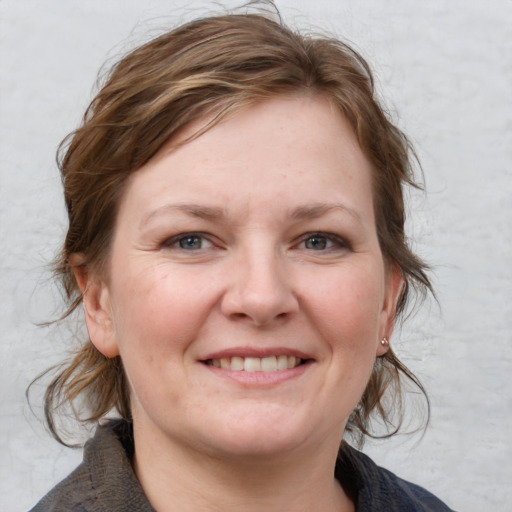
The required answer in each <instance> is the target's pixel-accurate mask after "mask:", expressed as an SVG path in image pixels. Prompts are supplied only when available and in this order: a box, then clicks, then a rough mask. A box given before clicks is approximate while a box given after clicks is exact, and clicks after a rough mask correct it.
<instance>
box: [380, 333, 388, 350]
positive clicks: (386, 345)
mask: <svg viewBox="0 0 512 512" xmlns="http://www.w3.org/2000/svg"><path fill="white" fill-rule="evenodd" d="M380 344H381V345H382V346H383V347H386V348H387V347H389V340H388V339H387V338H386V337H385V336H384V338H382V339H381V340H380Z"/></svg>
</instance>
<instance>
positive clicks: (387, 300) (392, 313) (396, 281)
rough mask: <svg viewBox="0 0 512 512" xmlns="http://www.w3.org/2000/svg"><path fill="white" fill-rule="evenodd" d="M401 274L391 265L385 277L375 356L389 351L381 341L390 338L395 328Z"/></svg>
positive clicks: (400, 289)
mask: <svg viewBox="0 0 512 512" xmlns="http://www.w3.org/2000/svg"><path fill="white" fill-rule="evenodd" d="M403 282H404V281H403V278H402V272H401V271H400V269H399V268H398V267H397V266H396V265H393V266H392V267H390V269H389V270H388V272H387V275H386V289H385V296H384V302H383V305H382V311H381V322H380V332H379V339H378V345H377V356H383V355H384V354H385V353H386V352H387V351H388V349H389V344H385V345H383V344H382V343H381V340H382V339H384V338H387V339H388V340H389V339H390V338H391V335H392V334H393V329H394V328H395V320H396V306H397V303H398V299H399V298H400V293H401V291H402V286H403Z"/></svg>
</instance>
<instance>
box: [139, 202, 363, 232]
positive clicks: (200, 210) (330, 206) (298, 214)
mask: <svg viewBox="0 0 512 512" xmlns="http://www.w3.org/2000/svg"><path fill="white" fill-rule="evenodd" d="M335 210H341V211H342V212H345V213H348V214H349V215H350V216H351V217H353V218H354V219H355V220H357V221H358V222H360V223H362V218H361V216H360V215H359V213H358V212H357V211H356V210H354V209H353V208H350V207H349V206H347V205H345V204H343V203H313V204H309V205H304V206H299V207H297V208H294V209H293V210H291V213H290V217H291V218H292V219H294V220H310V219H318V218H319V217H322V216H323V215H326V214H328V213H330V212H332V211H335ZM172 212H180V213H184V214H186V215H188V216H190V217H195V218H199V219H206V220H218V219H220V218H222V217H225V216H226V215H225V212H224V209H223V208H219V207H216V206H206V205H200V204H188V203H178V204H166V205H163V206H161V207H159V208H156V209H155V210H153V211H151V212H149V213H148V214H147V215H146V216H145V217H144V218H143V219H142V220H141V222H140V224H139V228H142V227H144V226H145V225H146V224H148V222H150V220H151V219H153V218H154V217H158V216H160V215H165V214H167V213H172Z"/></svg>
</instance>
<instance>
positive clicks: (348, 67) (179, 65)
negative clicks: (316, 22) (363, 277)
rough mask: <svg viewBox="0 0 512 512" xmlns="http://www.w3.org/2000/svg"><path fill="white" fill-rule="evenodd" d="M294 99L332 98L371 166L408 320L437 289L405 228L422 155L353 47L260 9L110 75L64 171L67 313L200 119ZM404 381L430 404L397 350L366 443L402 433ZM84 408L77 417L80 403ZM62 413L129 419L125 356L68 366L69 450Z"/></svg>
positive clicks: (62, 386)
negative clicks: (162, 161)
mask: <svg viewBox="0 0 512 512" xmlns="http://www.w3.org/2000/svg"><path fill="white" fill-rule="evenodd" d="M267 4H268V3H266V4H265V5H267ZM270 5H273V4H270ZM297 93H307V94H313V95H315V94H317V95H321V96H323V97H326V98H328V99H329V100H330V101H331V102H332V104H333V105H335V106H336V107H337V108H338V109H339V111H340V112H341V113H342V114H343V115H344V116H345V118H346V119H347V120H348V122H349V123H350V125H351V127H352V129H353V130H354V133H355V134H356V136H357V138H358V141H359V144H360V147H361V149H362V151H363V152H364V154H365V155H366V157H367V158H368V160H369V161H370V162H371V164H372V168H373V177H372V179H373V200H374V207H375V215H376V226H377V233H378V239H379V243H380V247H381V250H382V253H383V256H384V259H385V262H386V264H387V265H389V266H394V267H397V268H399V269H400V272H401V274H402V277H403V281H404V286H403V287H402V290H401V294H400V296H399V300H398V304H397V310H396V315H397V317H398V316H400V315H402V314H403V313H404V311H405V309H406V306H407V302H408V300H409V299H410V296H411V292H414V293H416V294H419V295H426V293H427V292H428V291H432V286H431V283H430V281H429V278H428V276H427V273H426V270H427V267H426V265H425V264H424V263H423V262H422V261H421V259H419V258H418V257H417V256H416V255H415V254H414V253H413V252H412V251H411V249H410V248H409V246H408V244H407V240H406V235H405V231H404V223H405V208H404V197H403V192H404V188H405V187H406V186H412V187H416V188H419V187H418V185H417V184H416V183H415V181H414V178H413V166H412V162H414V161H415V155H414V151H413V148H412V147H411V144H410V143H409V141H408V139H407V137H406V136H405V135H404V134H403V133H402V132H401V131H400V130H399V129H398V128H397V127H396V126H395V125H394V124H393V123H392V122H391V120H390V118H389V116H388V115H387V113H386V111H385V109H384V108H383V107H382V106H381V105H380V104H379V101H378V99H377V97H376V93H375V87H374V79H373V77H372V73H371V71H370V68H369V66H368V64H367V63H366V61H365V60H364V59H363V58H362V57H361V56H360V55H359V54H358V53H357V52H356V51H355V50H354V49H353V48H351V47H350V46H348V45H347V44H345V43H343V42H341V41H339V40H337V39H335V38H331V37H326V36H319V35H311V34H305V33H300V32H298V31H295V30H292V29H290V28H288V27H287V26H286V25H285V24H284V23H283V21H282V20H281V18H280V16H279V13H278V12H277V10H275V12H268V11H267V10H264V9H261V10H259V11H258V12H247V13H244V14H237V13H235V14H222V15H218V16H212V17H205V18H202V19H197V20H195V21H192V22H189V23H187V24H184V25H182V26H179V27H177V28H176V29H174V30H171V31H168V32H166V33H164V34H162V35H160V36H159V37H157V38H155V39H153V40H151V41H149V42H147V43H146V44H144V45H142V46H140V47H138V48H136V49H135V50H133V51H131V52H130V53H129V54H127V55H126V56H125V57H124V58H122V59H121V60H120V61H119V62H118V63H117V64H115V65H114V66H113V67H112V69H111V71H110V73H109V74H108V75H107V76H106V79H105V80H104V84H103V86H102V87H101V89H100V90H99V92H98V94H97V95H96V97H95V98H94V99H93V100H92V102H91V104H90V106H89V107H88V109H87V111H86V113H85V115H84V117H83V121H82V124H81V126H80V127H79V128H78V129H77V130H75V131H74V132H73V133H71V134H70V135H69V136H68V137H67V138H66V139H65V140H64V141H63V142H62V143H61V146H60V147H59V152H58V164H59V168H60V171H61V173H62V182H63V186H64V195H65V201H66V207H67V211H68V215H69V229H68V231H67V235H66V238H65V241H64V245H63V249H62V251H61V253H60V255H59V256H58V258H57V260H56V264H55V271H56V276H57V277H58V279H60V282H61V283H62V286H63V289H64V291H65V295H66V297H67V300H68V303H67V311H66V313H65V314H64V315H63V316H64V317H65V316H67V315H69V314H71V313H72V312H73V311H74V310H75V309H76V308H77V307H78V306H79V305H80V304H81V302H82V295H81V292H80V290H79V288H78V286H77V282H76V280H75V276H74V270H76V269H74V268H73V266H72V264H71V261H72V260H70V258H71V257H72V255H74V254H77V253H79V254H81V255H83V257H84V261H83V262H81V265H84V266H86V267H88V268H92V269H94V271H96V272H102V271H103V270H104V268H105V262H106V261H107V260H108V258H109V250H110V243H111V240H112V238H113V237H112V234H113V230H114V226H115V220H116V215H117V211H118V207H119V203H120V199H121V198H122V196H123V193H124V190H125V187H126V183H127V179H128V177H129V176H130V174H131V173H133V172H137V169H139V168H140V167H141V166H143V165H144V164H145V163H147V162H148V160H149V159H150V158H151V157H153V156H154V155H155V154H156V153H157V152H158V150H159V149H160V148H161V147H162V146H163V145H164V144H165V143H166V142H167V141H168V140H169V139H171V138H172V137H173V136H174V135H175V134H177V132H179V131H180V130H181V129H182V128H183V127H184V126H186V125H188V124H189V123H191V122H192V121H194V120H197V119H200V118H210V119H211V121H210V122H209V124H208V125H207V126H206V127H205V128H204V129H203V130H202V132H204V131H205V130H207V129H209V128H210V127H211V126H213V125H215V124H216V123H218V122H219V121H220V120H221V119H223V118H224V117H225V116H226V115H228V114H231V113H233V112H236V111H238V110H240V109H243V108H245V107H247V106H249V105H252V104H254V103H256V102H261V101H265V99H268V98H274V97H279V96H286V95H290V94H297ZM202 132H201V133H202ZM199 135H200V133H197V134H195V135H194V136H199ZM406 380H408V381H410V382H412V383H413V384H414V385H415V386H416V387H417V388H419V390H420V391H421V393H423V395H424V396H425V398H426V401H427V406H428V398H427V395H426V393H425V390H424V388H423V387H422V385H421V383H420V382H419V381H418V379H417V378H416V377H415V376H414V375H413V374H412V373H411V372H410V371H409V370H408V369H407V368H406V367H405V366H404V365H403V364H402V363H401V362H400V361H399V359H398V358H397V356H396V355H395V354H394V352H393V351H392V350H391V349H390V350H388V351H387V353H386V354H385V355H384V356H382V357H379V358H377V360H376V362H375V366H374V369H373V372H372V375H371V378H370V380H369V382H368V385H367V387H366V390H365V392H364V394H363V396H362V398H361V400H360V402H359V404H358V405H357V407H356V409H355V410H354V411H353V413H352V415H351V417H350V419H349V422H348V424H347V431H348V432H350V433H352V434H353V435H354V436H355V437H356V438H357V439H358V440H359V441H362V439H363V438H364V436H365V435H373V434H372V431H371V428H370V427H371V419H372V417H377V418H379V420H380V421H381V422H383V423H384V424H385V425H387V427H388V429H387V435H392V434H393V433H395V432H397V431H398V429H399V427H400V425H401V422H402V419H403V414H402V413H403V410H402V406H403V392H402V389H403V383H404V381H406ZM79 400H80V404H81V407H80V410H77V408H76V407H74V406H73V404H74V403H78V401H79ZM63 404H68V405H71V407H72V408H73V411H75V412H76V416H77V418H78V419H79V420H80V421H83V422H86V423H87V422H97V421H99V420H100V419H101V418H103V417H104V416H105V415H106V414H107V413H109V412H110V411H113V410H115V411H117V413H118V414H119V415H120V416H121V417H123V418H125V419H127V420H130V419H131V412H130V392H129V389H128V383H127V379H126V377H125V374H124V370H123V364H122V361H121V359H120V358H119V357H114V358H107V357H105V356H103V355H102V354H101V353H100V352H99V351H97V350H96V348H95V347H94V346H93V344H92V343H91V342H90V340H84V341H83V343H82V345H81V347H80V348H79V349H78V350H77V351H76V352H75V353H74V354H73V356H72V358H71V359H70V360H68V361H66V363H64V364H63V365H62V366H60V367H59V369H58V371H57V373H56V375H55V376H54V378H53V380H52V381H51V383H50V384H49V386H48V388H47V390H46V395H45V416H46V420H47V423H48V426H49V429H50V431H51V432H52V434H53V435H54V437H55V438H56V439H58V440H59V441H60V442H62V443H64V444H65V442H64V441H63V439H62V438H61V436H60V435H59V432H58V428H57V426H56V422H55V415H56V413H57V410H58V409H59V407H61V406H62V405H63ZM397 414H398V416H397ZM397 417H398V421H397V420H396V418H397Z"/></svg>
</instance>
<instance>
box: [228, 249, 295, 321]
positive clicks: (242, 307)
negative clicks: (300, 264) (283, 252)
mask: <svg viewBox="0 0 512 512" xmlns="http://www.w3.org/2000/svg"><path fill="white" fill-rule="evenodd" d="M230 276H231V277H230V286H229V288H228V289H227V290H226V291H225V294H224V296H223V299H222V306H221V307H222V312H223V314H224V315H226V316H228V317H230V318H231V319H245V320H247V321H250V322H252V323H253V324H254V325H256V326H265V325H269V324H272V323H273V322H275V321H280V320H281V321H282V320H284V319H285V318H288V317H290V316H291V315H292V314H293V313H295V312H297V311H298V308H299V302H298V299H297V296H296V294H295V293H294V291H293V286H292V283H291V281H292V279H291V275H290V271H289V269H287V265H286V262H285V261H283V259H282V258H280V257H279V256H277V255H276V254H275V251H273V250H269V251H261V250H259V251H253V252H249V251H246V252H245V253H243V254H241V255H240V258H239V259H238V260H237V261H236V262H235V263H234V265H233V268H232V269H231V271H230Z"/></svg>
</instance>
